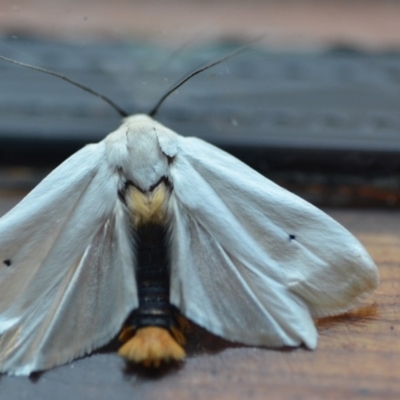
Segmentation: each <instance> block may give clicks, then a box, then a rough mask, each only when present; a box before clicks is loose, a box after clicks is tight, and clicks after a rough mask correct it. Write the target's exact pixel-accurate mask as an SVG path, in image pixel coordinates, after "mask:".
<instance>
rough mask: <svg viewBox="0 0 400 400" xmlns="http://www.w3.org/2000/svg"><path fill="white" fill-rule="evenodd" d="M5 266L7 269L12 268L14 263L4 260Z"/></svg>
mask: <svg viewBox="0 0 400 400" xmlns="http://www.w3.org/2000/svg"><path fill="white" fill-rule="evenodd" d="M3 264H4V265H6V266H7V267H10V266H11V264H12V262H11V260H4V261H3Z"/></svg>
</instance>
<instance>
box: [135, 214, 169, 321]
mask: <svg viewBox="0 0 400 400" xmlns="http://www.w3.org/2000/svg"><path fill="white" fill-rule="evenodd" d="M134 232H135V238H136V254H137V269H136V280H137V287H138V297H139V307H138V308H137V309H136V310H134V311H133V312H132V313H131V315H130V316H129V318H128V320H127V324H128V325H129V326H131V327H132V328H134V329H139V328H143V327H146V326H158V327H163V328H166V329H170V328H172V327H175V326H176V325H177V324H176V315H177V310H176V309H175V308H174V307H173V306H172V305H171V304H170V303H169V286H170V276H169V260H168V251H167V242H168V238H167V234H168V233H167V228H166V226H165V225H159V224H154V223H151V222H150V223H147V224H144V225H141V226H139V227H137V228H136V229H135V231H134Z"/></svg>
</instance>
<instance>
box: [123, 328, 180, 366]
mask: <svg viewBox="0 0 400 400" xmlns="http://www.w3.org/2000/svg"><path fill="white" fill-rule="evenodd" d="M118 354H119V355H120V356H122V357H124V358H126V359H127V360H129V361H132V362H134V363H142V364H143V365H144V366H145V367H159V366H160V364H161V363H162V362H169V361H181V360H183V359H184V358H185V355H186V354H185V350H183V348H182V347H181V346H180V345H179V344H178V343H177V341H176V340H175V339H174V338H173V337H172V336H171V334H170V333H169V332H168V331H167V330H166V329H163V328H159V327H155V326H149V327H146V328H141V329H138V330H137V332H136V334H135V336H133V337H132V338H131V339H130V340H128V341H127V342H126V343H125V344H124V345H123V346H121V347H120V349H119V350H118Z"/></svg>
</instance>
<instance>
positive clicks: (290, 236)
mask: <svg viewBox="0 0 400 400" xmlns="http://www.w3.org/2000/svg"><path fill="white" fill-rule="evenodd" d="M295 239H296V235H292V234H291V233H289V240H290V241H292V240H295Z"/></svg>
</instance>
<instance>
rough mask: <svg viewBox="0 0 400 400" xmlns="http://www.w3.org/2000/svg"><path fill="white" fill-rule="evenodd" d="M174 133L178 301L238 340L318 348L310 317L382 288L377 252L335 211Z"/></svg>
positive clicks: (205, 322)
mask: <svg viewBox="0 0 400 400" xmlns="http://www.w3.org/2000/svg"><path fill="white" fill-rule="evenodd" d="M175 140H177V141H178V151H177V154H176V156H175V159H174V161H173V163H172V165H171V170H170V174H171V179H172V182H173V186H174V194H175V197H174V198H173V202H172V204H171V207H172V212H171V215H172V226H173V235H172V251H171V257H172V261H171V268H172V272H171V276H172V281H171V302H172V303H173V304H175V305H176V306H177V307H178V308H179V309H180V310H181V311H182V312H183V314H184V315H186V316H187V317H189V318H190V319H192V320H193V321H195V322H196V323H198V324H199V325H201V326H203V327H205V328H206V329H208V330H210V331H211V332H213V333H215V334H217V335H220V336H223V337H225V338H227V339H230V340H233V341H239V342H242V343H246V344H251V345H264V346H271V347H275V346H282V345H288V346H296V345H299V344H300V343H304V344H305V345H306V346H307V347H309V348H315V347H316V345H317V332H316V330H315V327H314V323H313V321H312V318H311V317H323V316H328V315H334V314H337V313H341V312H344V311H346V310H348V309H349V308H351V307H353V306H354V305H357V304H359V302H360V301H361V300H362V299H363V298H364V297H366V296H367V295H368V294H370V293H371V291H372V290H373V289H374V288H375V287H376V286H377V284H378V273H377V268H376V266H375V264H374V263H373V261H372V260H371V258H370V257H369V255H368V254H367V253H366V251H365V250H364V248H363V247H362V245H361V244H360V243H359V242H358V241H357V239H356V238H354V236H352V235H351V234H350V233H349V232H348V231H347V230H346V229H345V228H343V227H342V226H341V225H340V224H338V223H337V222H335V221H334V220H333V219H332V218H330V217H329V216H328V215H326V214H325V213H323V212H322V211H320V210H318V209H317V208H315V207H314V206H312V205H311V204H309V203H307V202H306V201H304V200H302V199H300V198H299V197H297V196H295V195H294V194H292V193H290V192H288V191H286V190H285V189H283V188H281V187H279V186H277V185H276V184H274V183H272V182H271V181H269V180H267V179H266V178H265V177H263V176H262V175H260V174H258V173H257V172H255V171H254V170H252V169H251V168H249V167H248V166H246V165H245V164H243V163H242V162H240V161H239V160H237V159H235V158H234V157H232V156H230V155H229V154H227V153H225V152H223V151H221V150H219V149H217V148H216V147H214V146H212V145H210V144H208V143H206V142H203V141H202V140H200V139H195V138H182V137H180V138H177V139H175Z"/></svg>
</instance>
